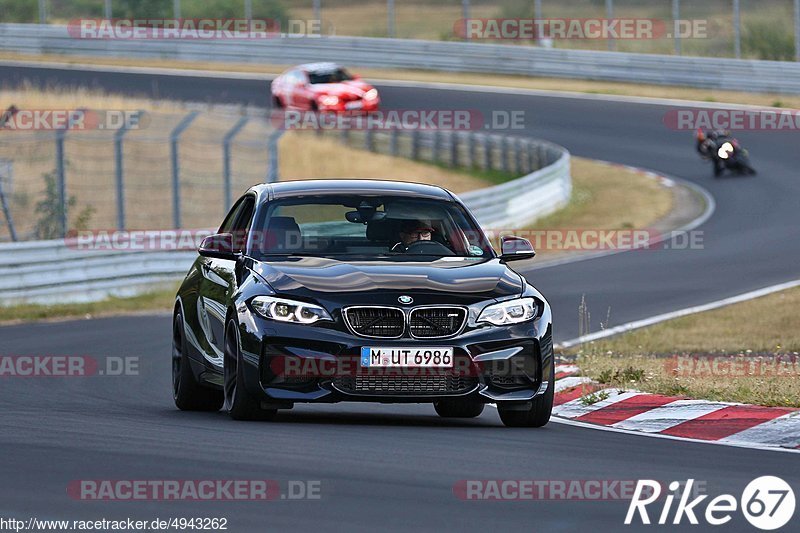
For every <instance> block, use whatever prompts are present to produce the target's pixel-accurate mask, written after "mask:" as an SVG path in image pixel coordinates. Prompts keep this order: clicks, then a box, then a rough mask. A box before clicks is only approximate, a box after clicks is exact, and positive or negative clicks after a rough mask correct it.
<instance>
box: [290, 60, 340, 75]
mask: <svg viewBox="0 0 800 533" xmlns="http://www.w3.org/2000/svg"><path fill="white" fill-rule="evenodd" d="M295 68H299V69H301V70H305V71H306V72H315V73H317V72H319V73H322V72H332V71H334V70H336V69H340V68H342V67H341V65H338V64H337V63H330V62H327V63H305V64H303V65H298V66H297V67H295Z"/></svg>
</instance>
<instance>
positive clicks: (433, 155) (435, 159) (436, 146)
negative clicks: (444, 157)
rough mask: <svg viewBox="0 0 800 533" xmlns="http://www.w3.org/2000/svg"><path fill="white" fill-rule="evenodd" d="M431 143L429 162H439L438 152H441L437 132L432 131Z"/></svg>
mask: <svg viewBox="0 0 800 533" xmlns="http://www.w3.org/2000/svg"><path fill="white" fill-rule="evenodd" d="M431 135H432V136H433V143H432V144H431V161H433V162H434V163H437V162H438V161H439V152H440V151H441V148H442V147H441V142H442V139H441V138H440V137H439V130H433V132H432V133H431Z"/></svg>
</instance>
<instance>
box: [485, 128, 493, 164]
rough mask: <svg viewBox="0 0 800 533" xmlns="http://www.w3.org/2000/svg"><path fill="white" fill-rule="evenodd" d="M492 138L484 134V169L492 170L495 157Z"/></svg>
mask: <svg viewBox="0 0 800 533" xmlns="http://www.w3.org/2000/svg"><path fill="white" fill-rule="evenodd" d="M492 149H493V147H492V140H491V139H490V138H489V136H488V135H484V136H483V169H484V170H492V167H493V166H494V165H493V162H492V160H493V159H494V158H493V157H492Z"/></svg>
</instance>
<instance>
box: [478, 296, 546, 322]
mask: <svg viewBox="0 0 800 533" xmlns="http://www.w3.org/2000/svg"><path fill="white" fill-rule="evenodd" d="M538 312H539V306H538V304H537V303H536V300H534V299H533V298H517V299H515V300H508V301H507V302H500V303H499V304H492V305H488V306H486V307H484V309H483V311H481V314H480V316H479V317H478V322H488V323H489V324H494V325H495V326H506V325H508V324H520V323H522V322H527V321H528V320H533V319H534V318H536V315H537V314H538Z"/></svg>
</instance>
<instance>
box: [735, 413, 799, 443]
mask: <svg viewBox="0 0 800 533" xmlns="http://www.w3.org/2000/svg"><path fill="white" fill-rule="evenodd" d="M720 442H724V443H726V444H743V443H748V442H759V443H762V444H771V445H773V446H784V447H790V448H797V447H798V446H800V411H795V412H794V413H787V414H785V415H783V416H780V417H778V418H775V419H773V420H770V421H768V422H764V423H763V424H759V425H757V426H753V427H751V428H749V429H745V430H743V431H740V432H739V433H734V434H733V435H731V436H729V437H725V438H724V439H720Z"/></svg>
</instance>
